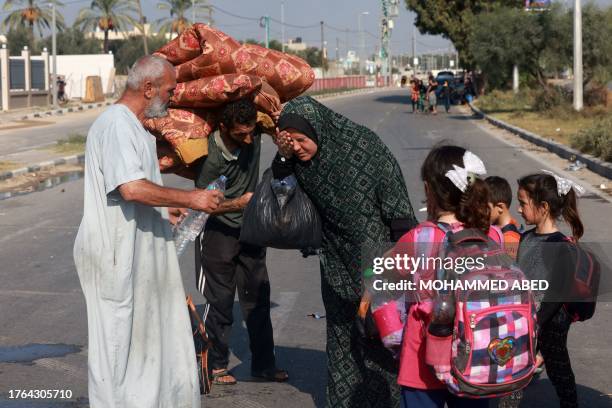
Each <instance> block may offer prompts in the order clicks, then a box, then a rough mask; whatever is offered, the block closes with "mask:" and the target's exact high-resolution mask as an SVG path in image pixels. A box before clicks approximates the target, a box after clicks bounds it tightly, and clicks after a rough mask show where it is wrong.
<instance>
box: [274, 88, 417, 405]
mask: <svg viewBox="0 0 612 408" xmlns="http://www.w3.org/2000/svg"><path fill="white" fill-rule="evenodd" d="M278 128H279V133H278V135H277V139H276V143H277V145H278V147H279V154H277V155H276V157H275V159H274V161H273V164H272V172H273V174H274V178H277V179H279V178H284V177H286V176H288V175H290V174H291V173H294V174H295V176H296V178H297V180H298V182H299V184H300V186H301V187H302V189H303V190H304V191H305V192H306V194H307V195H308V196H309V198H310V199H311V200H312V202H313V203H314V204H315V206H316V207H317V209H318V211H319V214H320V215H321V219H322V223H323V245H322V253H321V254H320V262H321V291H322V297H323V303H324V305H325V313H326V315H327V365H328V373H327V374H328V377H327V393H326V394H327V396H326V398H327V400H326V406H328V407H394V406H398V405H399V388H398V386H397V378H396V375H397V363H396V362H395V360H394V359H393V357H392V355H391V354H390V352H388V351H387V350H386V349H385V348H384V347H383V345H382V343H381V342H380V341H379V340H376V341H374V340H368V339H365V338H363V337H362V336H361V335H360V334H359V331H358V328H357V325H356V320H357V312H358V308H359V302H360V298H361V293H362V284H361V251H362V246H363V245H368V244H370V245H377V244H380V243H384V242H389V241H390V240H391V233H392V231H391V225H392V223H393V224H394V225H396V224H403V226H404V227H405V228H406V230H407V229H409V228H412V227H413V226H415V225H416V224H417V221H416V219H415V217H414V213H413V210H412V206H411V205H410V200H409V198H408V192H407V190H406V185H405V183H404V177H403V175H402V172H401V170H400V167H399V165H398V163H397V161H396V160H395V158H394V157H393V155H392V154H391V152H390V151H389V149H388V148H387V146H385V144H384V143H383V142H382V141H381V140H380V139H379V138H378V136H377V135H376V134H375V133H374V132H372V131H371V130H369V129H367V128H365V127H363V126H360V125H358V124H356V123H354V122H352V121H350V120H349V119H347V118H345V117H344V116H342V115H340V114H338V113H335V112H333V111H332V110H330V109H329V108H327V107H325V106H324V105H322V104H320V103H318V102H317V101H315V100H314V99H312V98H310V97H299V98H296V99H294V100H292V101H290V102H289V103H287V104H286V105H285V107H284V109H283V111H282V113H281V116H280V119H279V121H278ZM399 220H401V222H399V223H398V222H395V221H399Z"/></svg>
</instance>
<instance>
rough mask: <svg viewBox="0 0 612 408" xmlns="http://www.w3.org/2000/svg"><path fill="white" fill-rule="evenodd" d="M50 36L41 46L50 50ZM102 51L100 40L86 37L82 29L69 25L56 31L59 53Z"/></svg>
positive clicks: (97, 52)
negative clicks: (62, 29) (65, 28)
mask: <svg viewBox="0 0 612 408" xmlns="http://www.w3.org/2000/svg"><path fill="white" fill-rule="evenodd" d="M51 42H52V39H51V36H49V37H46V38H45V39H44V40H43V41H42V42H41V46H43V47H46V48H47V50H49V51H51ZM101 51H102V42H101V41H100V40H98V39H95V38H86V37H85V34H84V33H83V31H81V30H79V29H77V28H75V27H71V28H69V29H67V30H64V31H62V32H61V33H58V35H57V53H58V54H59V55H70V54H99V53H100V52H101Z"/></svg>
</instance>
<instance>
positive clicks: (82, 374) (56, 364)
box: [35, 358, 87, 380]
mask: <svg viewBox="0 0 612 408" xmlns="http://www.w3.org/2000/svg"><path fill="white" fill-rule="evenodd" d="M35 364H36V365H37V366H41V367H45V368H48V369H50V370H53V371H61V372H63V373H65V374H68V375H69V376H71V377H73V378H77V379H79V380H82V379H83V378H87V368H84V367H80V366H79V367H75V366H72V365H70V364H67V363H65V362H63V361H60V360H56V359H54V358H41V359H38V360H36V361H35Z"/></svg>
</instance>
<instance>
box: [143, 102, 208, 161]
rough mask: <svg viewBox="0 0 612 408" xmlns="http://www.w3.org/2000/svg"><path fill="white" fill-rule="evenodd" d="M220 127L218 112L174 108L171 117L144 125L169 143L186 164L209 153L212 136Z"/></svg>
mask: <svg viewBox="0 0 612 408" xmlns="http://www.w3.org/2000/svg"><path fill="white" fill-rule="evenodd" d="M216 126H217V119H216V112H214V111H210V110H206V111H205V110H199V109H176V108H170V109H168V115H167V116H164V117H162V118H151V119H147V120H145V122H144V127H145V128H146V129H147V130H149V131H150V132H151V133H153V134H154V135H155V136H156V137H157V138H158V139H161V140H163V141H166V142H167V143H168V145H169V147H170V148H172V149H173V150H174V153H176V155H177V156H178V158H179V159H180V160H181V162H182V163H185V164H191V163H193V162H194V161H195V160H197V159H199V158H200V157H203V156H206V155H207V154H208V135H209V134H210V133H211V132H212V131H213V130H214V129H215V127H216Z"/></svg>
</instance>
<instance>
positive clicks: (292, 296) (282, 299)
mask: <svg viewBox="0 0 612 408" xmlns="http://www.w3.org/2000/svg"><path fill="white" fill-rule="evenodd" d="M298 294H299V293H298V292H280V294H279V297H278V299H275V303H277V305H278V306H275V307H273V308H272V310H271V311H270V318H271V319H272V327H273V328H274V336H275V337H277V338H278V337H280V335H281V333H282V331H283V329H284V327H285V324H286V323H287V319H289V314H290V313H291V311H292V310H293V307H294V306H295V302H296V300H297V297H298Z"/></svg>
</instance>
